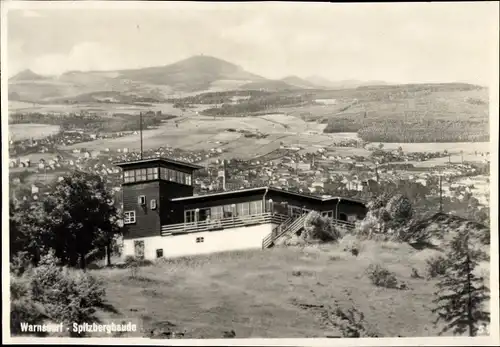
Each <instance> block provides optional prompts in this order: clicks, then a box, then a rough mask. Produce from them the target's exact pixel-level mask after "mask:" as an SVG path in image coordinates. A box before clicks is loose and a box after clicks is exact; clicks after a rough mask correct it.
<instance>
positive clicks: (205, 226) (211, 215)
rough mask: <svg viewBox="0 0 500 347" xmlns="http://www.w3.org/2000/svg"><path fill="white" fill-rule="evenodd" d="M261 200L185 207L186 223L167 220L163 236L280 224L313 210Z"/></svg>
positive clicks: (340, 221)
mask: <svg viewBox="0 0 500 347" xmlns="http://www.w3.org/2000/svg"><path fill="white" fill-rule="evenodd" d="M263 205H264V204H263V202H262V200H260V201H250V202H242V203H238V204H232V205H223V206H212V207H208V208H207V207H205V208H196V209H185V211H184V223H176V224H167V225H162V227H161V236H170V235H180V234H186V233H195V232H203V231H218V230H224V229H231V228H240V227H247V226H255V225H260V224H274V225H276V226H280V225H282V224H283V223H285V222H290V221H293V220H296V219H298V218H299V217H301V216H303V215H305V214H307V213H309V212H311V211H312V210H311V209H307V208H304V207H298V206H294V205H288V204H284V205H283V204H276V203H273V201H272V200H269V201H268V202H267V203H266V204H265V207H263ZM320 213H321V215H322V216H324V217H328V218H330V219H331V221H332V223H334V224H341V225H343V226H346V227H353V226H354V223H352V222H349V221H346V220H345V219H344V216H342V215H343V214H341V216H340V218H341V219H336V218H334V212H333V211H330V210H329V211H321V212H320Z"/></svg>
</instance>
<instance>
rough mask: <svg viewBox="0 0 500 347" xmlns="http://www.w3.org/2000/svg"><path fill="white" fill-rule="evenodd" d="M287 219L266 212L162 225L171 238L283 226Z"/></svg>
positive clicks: (163, 233) (162, 233) (164, 232)
mask: <svg viewBox="0 0 500 347" xmlns="http://www.w3.org/2000/svg"><path fill="white" fill-rule="evenodd" d="M287 218H288V217H287V216H285V215H281V214H276V213H274V214H273V213H270V212H266V213H260V214H256V215H250V216H234V217H228V218H222V219H214V220H210V221H207V220H204V221H199V222H191V223H178V224H168V225H162V227H161V235H162V236H169V235H176V234H186V233H196V232H201V231H215V230H222V229H228V228H239V227H245V226H252V225H259V224H266V223H274V224H281V223H283V222H284V221H285V220H286V219H287Z"/></svg>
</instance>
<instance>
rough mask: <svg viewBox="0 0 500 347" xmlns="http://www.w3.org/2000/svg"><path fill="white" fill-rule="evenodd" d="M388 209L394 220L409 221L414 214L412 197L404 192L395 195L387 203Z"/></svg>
mask: <svg viewBox="0 0 500 347" xmlns="http://www.w3.org/2000/svg"><path fill="white" fill-rule="evenodd" d="M386 209H387V212H389V215H390V218H391V219H393V220H400V221H407V220H409V219H410V218H411V217H412V215H413V209H412V205H411V202H410V199H408V198H407V197H406V196H404V195H403V194H397V195H394V196H393V197H392V198H391V199H390V200H389V202H388V203H387V206H386Z"/></svg>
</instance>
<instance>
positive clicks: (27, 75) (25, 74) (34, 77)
mask: <svg viewBox="0 0 500 347" xmlns="http://www.w3.org/2000/svg"><path fill="white" fill-rule="evenodd" d="M47 78H48V77H45V76H42V75H39V74H36V73H34V72H33V71H31V70H30V69H26V70H23V71H21V72H19V73H18V74H16V75H14V76H12V77H11V78H9V82H16V81H40V80H45V79H47Z"/></svg>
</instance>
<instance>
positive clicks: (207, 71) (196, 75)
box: [9, 56, 267, 103]
mask: <svg viewBox="0 0 500 347" xmlns="http://www.w3.org/2000/svg"><path fill="white" fill-rule="evenodd" d="M265 81H267V80H266V79H265V78H264V77H261V76H258V75H255V74H253V73H250V72H247V71H245V70H244V69H243V68H242V67H239V66H237V65H235V64H232V63H229V62H227V61H224V60H221V59H218V58H214V57H210V56H194V57H191V58H188V59H185V60H182V61H179V62H176V63H173V64H170V65H165V66H157V67H147V68H141V69H132V70H119V71H69V72H66V73H64V74H62V75H61V76H57V77H43V76H40V75H37V74H35V73H33V72H31V71H29V70H26V71H23V72H21V73H20V74H18V75H16V76H14V77H13V78H11V79H10V80H9V94H10V96H11V98H10V100H15V101H33V102H42V101H47V102H48V101H50V102H70V103H72V102H78V99H79V98H78V97H79V95H80V94H89V93H100V92H108V91H113V92H119V93H124V94H131V93H133V94H135V95H136V96H137V97H153V96H152V93H154V94H155V96H154V97H155V98H164V97H166V96H168V95H170V94H172V93H176V92H177V93H179V92H181V93H189V92H196V91H205V90H209V89H211V87H212V86H213V85H215V86H217V87H219V89H224V88H220V86H221V85H222V86H224V85H226V86H227V87H226V88H230V89H235V86H236V87H237V86H241V85H245V84H248V83H256V82H265Z"/></svg>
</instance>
